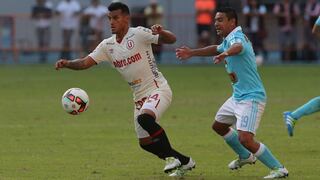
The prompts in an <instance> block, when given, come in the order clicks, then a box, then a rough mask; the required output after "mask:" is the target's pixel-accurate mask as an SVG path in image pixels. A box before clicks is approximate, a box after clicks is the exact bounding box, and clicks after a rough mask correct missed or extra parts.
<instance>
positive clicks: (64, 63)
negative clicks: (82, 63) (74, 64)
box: [55, 59, 69, 70]
mask: <svg viewBox="0 0 320 180" xmlns="http://www.w3.org/2000/svg"><path fill="white" fill-rule="evenodd" d="M68 63H69V61H68V60H65V59H60V60H58V61H57V62H56V65H55V67H56V70H59V69H61V68H64V67H66V66H67V64H68Z"/></svg>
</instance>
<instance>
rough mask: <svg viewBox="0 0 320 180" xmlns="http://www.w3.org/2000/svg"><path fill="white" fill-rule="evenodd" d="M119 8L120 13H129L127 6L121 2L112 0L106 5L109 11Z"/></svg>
mask: <svg viewBox="0 0 320 180" xmlns="http://www.w3.org/2000/svg"><path fill="white" fill-rule="evenodd" d="M119 9H120V10H121V12H122V13H124V14H126V15H130V10H129V8H128V6H127V5H126V4H124V3H122V2H113V3H111V4H110V5H109V6H108V10H109V11H116V10H119Z"/></svg>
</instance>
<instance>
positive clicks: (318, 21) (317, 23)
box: [316, 16, 320, 26]
mask: <svg viewBox="0 0 320 180" xmlns="http://www.w3.org/2000/svg"><path fill="white" fill-rule="evenodd" d="M316 25H317V26H320V16H319V17H318V19H317V21H316Z"/></svg>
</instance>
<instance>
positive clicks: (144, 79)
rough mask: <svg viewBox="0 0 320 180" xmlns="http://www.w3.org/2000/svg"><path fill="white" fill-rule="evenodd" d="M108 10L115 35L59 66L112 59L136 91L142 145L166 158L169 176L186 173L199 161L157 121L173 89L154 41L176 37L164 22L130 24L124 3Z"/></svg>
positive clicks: (83, 65) (171, 40) (85, 65)
mask: <svg viewBox="0 0 320 180" xmlns="http://www.w3.org/2000/svg"><path fill="white" fill-rule="evenodd" d="M108 9H109V14H108V18H109V21H110V25H111V31H112V34H113V35H112V36H111V37H110V38H108V39H105V40H103V41H102V42H101V43H100V44H99V45H98V46H97V47H96V49H95V50H94V51H93V52H92V53H90V54H89V55H88V56H86V57H84V58H81V59H75V60H66V59H60V60H58V61H57V62H56V65H55V67H56V69H57V70H58V69H60V68H69V69H73V70H83V69H87V68H90V67H91V66H93V65H96V64H99V63H100V62H102V61H107V62H109V63H110V64H111V65H112V66H113V67H114V68H115V69H116V70H117V71H119V73H120V74H121V75H122V76H123V77H124V79H125V80H126V81H127V82H128V84H129V85H130V87H131V89H132V91H133V96H134V101H135V106H134V124H135V130H136V133H137V136H138V138H139V144H140V146H141V148H142V149H144V150H145V151H148V152H150V153H152V154H154V155H156V156H158V157H159V158H161V159H164V160H166V165H165V167H164V172H166V173H170V174H169V176H182V175H184V174H185V173H186V172H187V171H188V170H191V169H192V168H194V167H195V162H194V161H193V160H192V159H191V158H190V157H187V156H185V155H183V154H181V153H179V152H177V151H176V150H174V149H173V148H172V147H171V145H170V142H169V140H168V138H167V135H166V133H165V131H164V130H163V128H162V127H161V126H160V125H159V124H158V123H157V121H158V120H159V119H160V117H161V115H162V114H163V113H164V112H165V110H166V109H167V108H168V107H169V105H170V103H171V98H172V92H171V89H170V87H169V85H168V82H167V80H166V79H165V78H164V76H163V75H162V73H161V72H159V70H158V68H157V65H156V63H155V59H154V56H153V53H152V48H151V44H152V43H155V44H158V43H168V44H172V43H174V42H175V41H176V37H175V35H174V34H173V33H171V32H170V31H167V30H164V29H163V27H162V26H161V25H154V26H152V27H151V29H147V28H144V27H140V26H139V27H136V28H133V27H129V21H130V11H129V8H128V6H127V5H125V4H123V3H121V2H114V3H111V4H110V5H109V7H108Z"/></svg>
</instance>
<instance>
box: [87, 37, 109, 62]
mask: <svg viewBox="0 0 320 180" xmlns="http://www.w3.org/2000/svg"><path fill="white" fill-rule="evenodd" d="M108 53H109V52H108V49H107V45H106V41H102V42H101V43H100V44H99V45H98V46H97V47H96V49H95V50H93V51H92V52H91V53H90V54H89V56H90V57H91V58H92V59H93V60H94V61H95V62H96V63H97V64H99V63H101V62H102V61H108V60H110V59H111V58H110V56H109V55H108Z"/></svg>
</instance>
